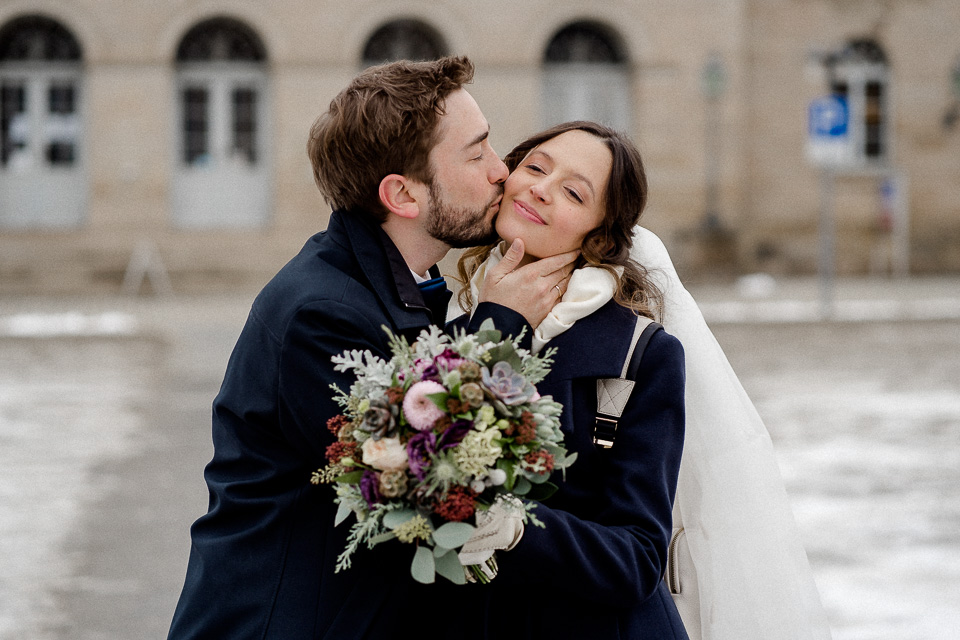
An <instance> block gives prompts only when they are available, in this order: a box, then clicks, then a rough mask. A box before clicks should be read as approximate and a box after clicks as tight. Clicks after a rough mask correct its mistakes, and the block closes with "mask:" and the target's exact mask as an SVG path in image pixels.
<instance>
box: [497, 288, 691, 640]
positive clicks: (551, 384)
mask: <svg viewBox="0 0 960 640" xmlns="http://www.w3.org/2000/svg"><path fill="white" fill-rule="evenodd" d="M635 322H636V320H635V317H634V316H633V315H632V314H631V313H630V312H629V311H628V310H626V309H624V308H623V307H621V306H619V305H617V304H616V303H615V302H613V301H611V302H610V303H608V304H607V305H606V306H604V307H603V308H601V309H600V310H598V311H597V312H595V313H593V314H592V315H590V316H588V317H586V318H583V319H582V320H580V321H578V322H577V323H576V324H575V325H574V326H573V327H572V328H571V329H569V330H568V331H566V332H564V333H562V334H560V335H559V336H557V337H556V338H554V339H553V340H552V341H551V342H550V343H549V344H548V345H547V348H549V347H551V346H554V347H557V349H558V352H557V355H556V357H555V362H554V365H553V368H552V370H551V372H550V374H549V375H548V376H547V378H546V379H544V380H543V382H541V383H540V384H538V385H537V389H538V390H539V391H540V393H541V394H543V395H547V394H549V395H552V396H553V397H554V399H555V400H557V401H558V402H560V403H561V404H563V409H564V410H563V414H562V416H561V423H562V429H563V431H564V434H565V442H566V443H567V447H568V449H569V450H572V451H576V452H578V454H579V456H578V458H577V461H576V462H575V463H574V464H573V466H572V467H570V469H568V470H567V472H566V481H563V482H561V479H560V478H559V477H554V478H553V481H554V482H555V483H556V484H558V485H559V487H560V489H559V491H558V492H557V493H556V494H554V496H552V497H551V498H549V499H548V500H546V501H545V502H544V503H543V504H541V505H539V506H538V507H537V508H536V510H535V512H534V513H535V514H536V515H537V516H538V517H539V518H540V520H542V521H543V522H544V524H545V525H546V528H544V529H541V528H538V527H535V526H531V525H529V524H528V525H527V527H526V531H525V533H524V536H523V538H522V540H521V541H520V544H519V545H518V546H517V547H516V548H515V549H514V550H512V551H509V552H507V553H504V552H499V553H498V558H499V565H500V574H499V575H498V576H497V578H496V579H494V581H493V582H492V583H491V584H490V585H489V586H490V587H492V588H493V589H492V597H491V599H490V601H489V603H488V607H489V609H488V619H489V628H488V630H487V634H488V637H490V638H550V639H551V640H558V639H563V638H570V639H581V638H591V639H600V638H611V639H618V638H623V639H626V638H630V639H633V640H637V639H650V640H664V639H674V638H684V639H685V638H686V637H687V635H686V632H685V631H684V629H683V623H682V622H681V620H680V616H679V614H678V613H677V609H676V607H675V605H674V603H673V600H672V599H671V596H670V594H669V591H668V590H667V588H666V585H665V583H664V582H663V580H662V579H661V578H662V576H663V574H664V570H665V568H666V559H667V545H668V544H669V540H670V534H671V529H672V510H673V500H674V495H675V493H676V486H677V474H678V473H679V469H680V455H681V452H682V450H683V432H684V395H683V394H684V361H683V349H682V347H681V345H680V342H679V341H678V340H677V339H676V338H674V337H673V336H671V335H669V334H667V333H666V332H665V331H662V330H661V331H657V332H656V333H655V334H654V335H653V337H652V338H651V340H650V342H649V344H648V346H647V348H646V351H645V352H644V354H643V357H642V359H641V361H640V368H639V370H638V372H637V377H636V386H635V387H634V390H633V393H632V394H631V397H630V400H629V401H628V403H627V405H626V407H625V410H624V413H623V416H622V418H621V420H620V421H619V425H618V428H617V436H616V441H615V443H614V445H613V447H612V448H611V449H600V448H597V447H596V446H595V445H594V444H593V442H592V434H593V424H594V420H595V416H596V407H597V395H596V380H597V378H616V377H618V376H619V375H620V370H621V368H622V366H623V361H624V358H625V357H626V351H627V349H628V346H629V341H630V336H631V334H632V331H633V327H634V325H635ZM557 476H559V474H557Z"/></svg>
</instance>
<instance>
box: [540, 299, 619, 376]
mask: <svg viewBox="0 0 960 640" xmlns="http://www.w3.org/2000/svg"><path fill="white" fill-rule="evenodd" d="M635 324H636V316H634V314H633V313H632V312H631V311H630V310H629V309H626V308H625V307H622V306H620V305H619V304H617V303H616V302H615V301H614V300H611V301H610V302H608V303H607V304H605V305H604V306H602V307H601V308H600V309H598V310H597V311H595V312H593V313H591V314H590V315H588V316H586V317H585V318H581V319H580V320H578V321H577V323H576V324H575V325H574V326H573V327H571V328H570V329H568V330H567V331H564V332H563V333H561V334H560V335H558V336H557V337H555V338H554V339H553V340H551V341H550V342H548V343H547V344H546V346H545V347H544V348H543V349H544V350H546V349H549V348H551V347H556V348H557V354H556V356H555V359H554V365H553V367H552V368H551V370H550V373H549V374H548V375H547V377H546V378H545V379H544V382H557V381H559V380H568V379H570V378H617V377H619V376H620V372H621V371H622V370H623V361H624V359H626V357H627V350H628V349H629V348H630V338H631V337H632V336H633V328H634V326H635ZM541 353H542V352H541Z"/></svg>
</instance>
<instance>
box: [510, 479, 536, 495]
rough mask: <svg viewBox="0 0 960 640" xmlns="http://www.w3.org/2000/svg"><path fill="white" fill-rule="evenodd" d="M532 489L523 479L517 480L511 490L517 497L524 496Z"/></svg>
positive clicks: (528, 482)
mask: <svg viewBox="0 0 960 640" xmlns="http://www.w3.org/2000/svg"><path fill="white" fill-rule="evenodd" d="M531 487H533V485H532V484H530V481H529V480H527V479H526V478H524V477H522V476H521V477H520V478H517V485H516V486H515V487H514V488H513V492H514V493H515V494H517V495H518V496H525V495H527V493H529V492H530V488H531Z"/></svg>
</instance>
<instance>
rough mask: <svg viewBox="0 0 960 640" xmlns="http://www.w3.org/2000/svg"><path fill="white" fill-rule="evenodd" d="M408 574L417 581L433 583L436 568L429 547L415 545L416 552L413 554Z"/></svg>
mask: <svg viewBox="0 0 960 640" xmlns="http://www.w3.org/2000/svg"><path fill="white" fill-rule="evenodd" d="M410 575H411V576H413V579H414V580H416V581H417V582H420V583H423V584H433V582H434V580H436V575H437V570H436V564H435V563H434V561H433V553H432V552H431V551H430V549H428V548H427V547H417V552H416V553H415V554H413V562H412V563H411V564H410Z"/></svg>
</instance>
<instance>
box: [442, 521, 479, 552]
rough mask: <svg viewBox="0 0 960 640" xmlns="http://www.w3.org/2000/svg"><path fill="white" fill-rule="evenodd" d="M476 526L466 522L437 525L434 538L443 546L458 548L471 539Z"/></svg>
mask: <svg viewBox="0 0 960 640" xmlns="http://www.w3.org/2000/svg"><path fill="white" fill-rule="evenodd" d="M474 531H476V528H475V527H474V526H473V525H472V524H467V523H466V522H448V523H446V524H444V525H441V526H439V527H437V530H436V531H434V532H433V539H434V540H435V541H436V543H437V544H438V545H440V546H441V547H446V548H447V549H457V548H459V547H461V546H463V544H464V543H465V542H466V541H467V540H469V539H470V536H472V535H473V532H474Z"/></svg>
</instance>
